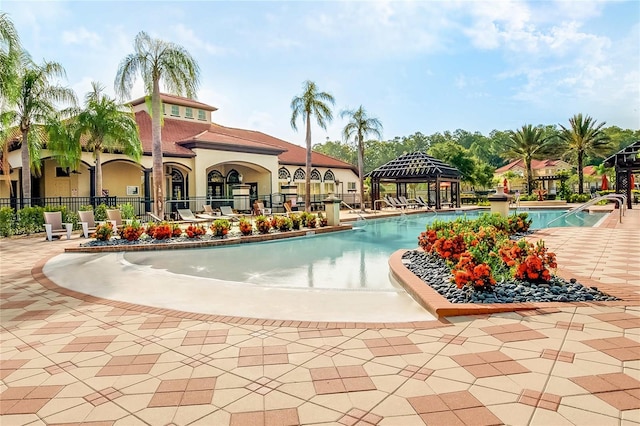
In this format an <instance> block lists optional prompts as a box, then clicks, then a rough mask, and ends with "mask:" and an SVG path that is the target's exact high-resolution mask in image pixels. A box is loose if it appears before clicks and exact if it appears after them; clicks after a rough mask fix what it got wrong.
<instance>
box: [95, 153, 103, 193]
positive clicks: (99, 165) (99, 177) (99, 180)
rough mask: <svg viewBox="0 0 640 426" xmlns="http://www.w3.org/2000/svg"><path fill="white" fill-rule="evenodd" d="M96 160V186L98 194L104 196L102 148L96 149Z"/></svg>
mask: <svg viewBox="0 0 640 426" xmlns="http://www.w3.org/2000/svg"><path fill="white" fill-rule="evenodd" d="M95 160H96V176H95V179H96V181H95V187H96V195H97V196H98V197H102V161H101V160H100V150H96V151H95Z"/></svg>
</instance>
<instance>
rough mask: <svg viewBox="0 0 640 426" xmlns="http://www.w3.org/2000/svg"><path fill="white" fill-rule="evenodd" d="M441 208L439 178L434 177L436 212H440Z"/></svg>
mask: <svg viewBox="0 0 640 426" xmlns="http://www.w3.org/2000/svg"><path fill="white" fill-rule="evenodd" d="M441 208H442V205H441V202H440V176H436V210H440V209H441Z"/></svg>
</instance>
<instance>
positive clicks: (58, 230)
mask: <svg viewBox="0 0 640 426" xmlns="http://www.w3.org/2000/svg"><path fill="white" fill-rule="evenodd" d="M72 229H73V224H72V223H62V212H44V230H45V231H46V233H47V240H49V241H52V240H53V237H54V236H56V237H60V236H62V235H66V236H67V240H70V239H71V230H72Z"/></svg>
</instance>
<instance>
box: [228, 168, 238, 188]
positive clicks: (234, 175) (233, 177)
mask: <svg viewBox="0 0 640 426" xmlns="http://www.w3.org/2000/svg"><path fill="white" fill-rule="evenodd" d="M227 183H228V184H234V183H240V173H238V171H237V170H235V169H233V170H231V171H230V172H229V174H228V175H227Z"/></svg>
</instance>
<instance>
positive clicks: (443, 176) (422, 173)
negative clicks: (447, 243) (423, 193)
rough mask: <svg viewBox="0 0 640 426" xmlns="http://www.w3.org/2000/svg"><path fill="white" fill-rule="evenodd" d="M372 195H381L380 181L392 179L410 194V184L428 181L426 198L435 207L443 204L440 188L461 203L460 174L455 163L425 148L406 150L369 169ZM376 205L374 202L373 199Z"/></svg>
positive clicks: (375, 197)
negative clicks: (452, 164)
mask: <svg viewBox="0 0 640 426" xmlns="http://www.w3.org/2000/svg"><path fill="white" fill-rule="evenodd" d="M367 176H369V177H371V199H372V200H378V199H380V184H381V183H383V182H385V183H390V182H393V183H395V184H396V193H397V194H398V195H404V196H407V184H411V183H426V184H427V202H428V203H429V204H433V205H434V206H435V208H436V209H440V208H442V197H441V190H444V191H445V196H448V199H449V200H450V203H451V205H452V206H455V207H460V178H461V177H462V173H460V171H459V170H458V169H456V168H455V167H452V166H450V165H449V164H447V163H445V162H443V161H440V160H438V159H437V158H433V157H431V156H429V155H427V154H425V153H424V152H412V153H410V154H404V155H401V156H400V157H398V158H396V159H395V160H391V161H389V162H388V163H387V164H384V165H382V166H380V167H378V168H377V169H375V170H373V171H372V172H370V173H369V174H368V175H367ZM373 207H374V208H376V207H377V206H375V202H374V206H373Z"/></svg>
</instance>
